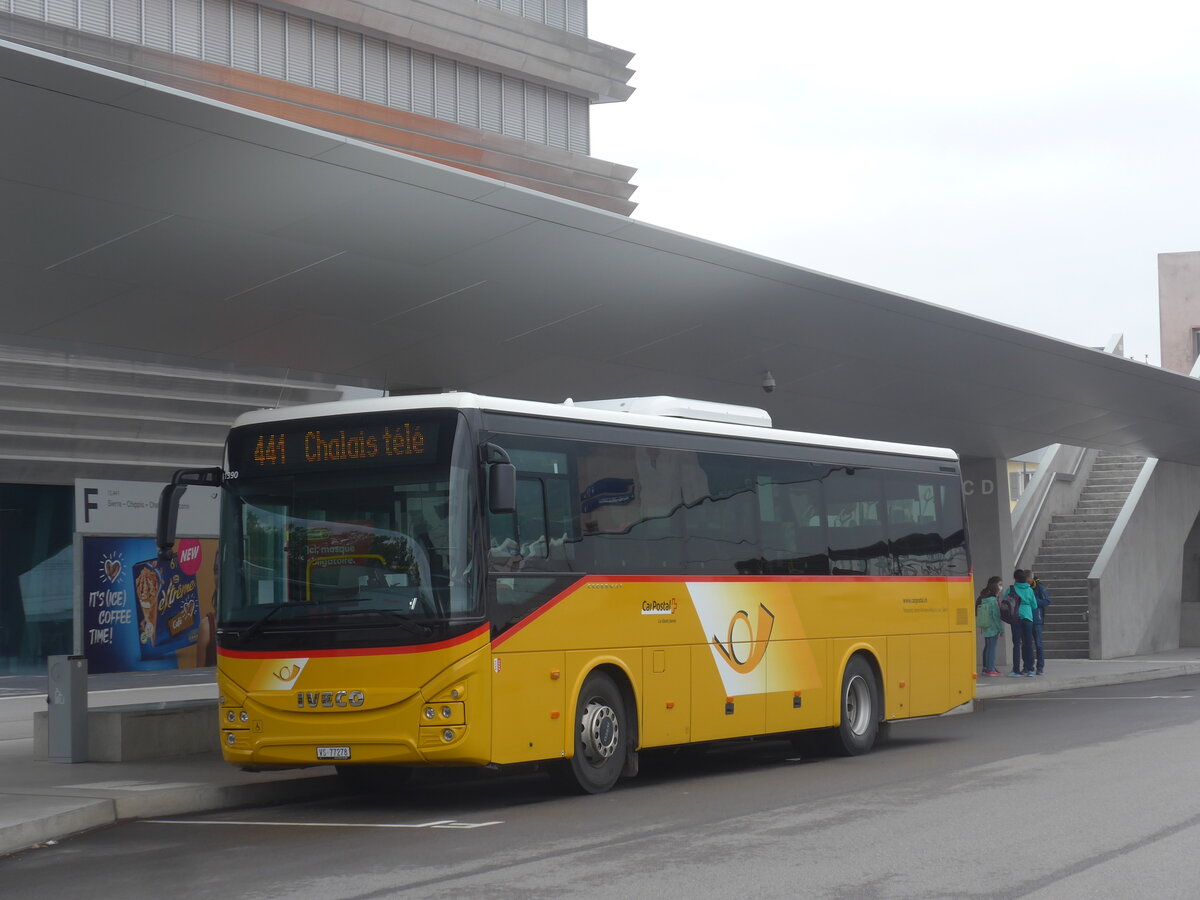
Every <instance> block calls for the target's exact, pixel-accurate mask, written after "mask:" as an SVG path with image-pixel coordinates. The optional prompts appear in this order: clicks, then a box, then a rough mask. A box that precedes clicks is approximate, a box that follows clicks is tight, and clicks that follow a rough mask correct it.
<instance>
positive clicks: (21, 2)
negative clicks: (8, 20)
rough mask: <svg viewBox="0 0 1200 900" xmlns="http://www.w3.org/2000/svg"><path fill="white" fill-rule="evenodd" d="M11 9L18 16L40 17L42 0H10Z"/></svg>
mask: <svg viewBox="0 0 1200 900" xmlns="http://www.w3.org/2000/svg"><path fill="white" fill-rule="evenodd" d="M12 11H13V12H14V13H15V14H16V15H18V16H28V17H29V18H31V19H41V18H42V0H12Z"/></svg>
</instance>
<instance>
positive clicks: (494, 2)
mask: <svg viewBox="0 0 1200 900" xmlns="http://www.w3.org/2000/svg"><path fill="white" fill-rule="evenodd" d="M3 2H4V0H0V8H3V6H2V4H3ZM475 2H476V3H478V4H479V5H480V6H488V7H491V8H492V9H499V8H500V0H475Z"/></svg>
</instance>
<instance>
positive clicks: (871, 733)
mask: <svg viewBox="0 0 1200 900" xmlns="http://www.w3.org/2000/svg"><path fill="white" fill-rule="evenodd" d="M838 696H839V697H840V704H841V706H840V712H841V715H840V717H839V718H840V721H839V723H838V726H837V727H836V728H834V729H833V730H832V731H831V732H830V742H829V744H830V747H829V749H830V750H831V751H832V753H833V754H834V755H835V756H859V755H860V754H863V753H866V752H867V751H869V750H870V749H871V748H872V747H873V746H875V736H876V735H877V734H878V733H879V720H880V719H881V718H882V713H883V705H882V703H881V702H880V691H879V682H878V681H877V680H876V679H875V671H874V670H873V669H872V668H871V666H870V664H869V663H868V662H867V661H866V660H865V659H863V657H861V656H852V657H851V658H850V662H849V663H847V664H846V671H845V672H844V673H843V674H842V690H841V693H840V694H839V695H838Z"/></svg>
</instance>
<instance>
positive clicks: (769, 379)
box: [762, 372, 775, 394]
mask: <svg viewBox="0 0 1200 900" xmlns="http://www.w3.org/2000/svg"><path fill="white" fill-rule="evenodd" d="M762 389H763V390H764V391H766V392H767V393H768V394H771V393H774V391H775V376H774V375H772V374H771V373H770V372H767V373H766V374H765V375H763V380H762Z"/></svg>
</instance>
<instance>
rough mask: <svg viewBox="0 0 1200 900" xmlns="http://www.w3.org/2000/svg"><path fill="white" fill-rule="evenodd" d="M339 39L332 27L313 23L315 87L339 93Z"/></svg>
mask: <svg viewBox="0 0 1200 900" xmlns="http://www.w3.org/2000/svg"><path fill="white" fill-rule="evenodd" d="M337 59H338V38H337V29H336V28H334V27H333V26H332V25H325V24H323V23H321V22H313V87H316V88H320V89H321V90H323V91H332V92H333V93H335V94H336V93H337V89H338V61H337Z"/></svg>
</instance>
